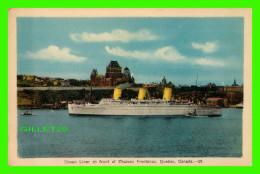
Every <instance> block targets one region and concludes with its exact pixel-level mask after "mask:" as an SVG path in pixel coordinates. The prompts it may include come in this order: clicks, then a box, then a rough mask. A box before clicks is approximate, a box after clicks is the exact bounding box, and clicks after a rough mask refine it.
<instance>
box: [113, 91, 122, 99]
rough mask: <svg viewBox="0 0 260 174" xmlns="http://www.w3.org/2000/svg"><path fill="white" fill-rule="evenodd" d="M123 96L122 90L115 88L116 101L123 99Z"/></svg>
mask: <svg viewBox="0 0 260 174" xmlns="http://www.w3.org/2000/svg"><path fill="white" fill-rule="evenodd" d="M121 94H122V88H115V89H114V96H113V98H114V99H119V98H120V97H121Z"/></svg>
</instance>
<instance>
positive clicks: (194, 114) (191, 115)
mask: <svg viewBox="0 0 260 174" xmlns="http://www.w3.org/2000/svg"><path fill="white" fill-rule="evenodd" d="M185 116H186V117H198V114H197V111H196V109H194V112H189V113H188V114H187V115H185Z"/></svg>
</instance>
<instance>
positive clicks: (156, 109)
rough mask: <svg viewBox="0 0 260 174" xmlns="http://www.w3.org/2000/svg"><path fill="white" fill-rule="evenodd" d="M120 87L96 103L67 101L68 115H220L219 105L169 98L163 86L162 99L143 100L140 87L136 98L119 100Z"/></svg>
mask: <svg viewBox="0 0 260 174" xmlns="http://www.w3.org/2000/svg"><path fill="white" fill-rule="evenodd" d="M121 94H122V89H120V88H115V89H114V96H113V99H106V98H104V99H102V100H101V101H100V102H99V103H98V104H92V103H81V104H77V103H69V104H68V110H69V114H70V115H89V116H98V115H100V116H127V115H128V116H179V115H184V116H189V117H201V116H208V117H211V116H221V110H220V108H219V107H214V106H202V105H195V104H192V103H188V102H186V103H184V102H176V101H172V100H171V96H172V89H171V88H165V89H164V95H163V99H152V100H144V98H145V96H146V94H147V89H146V88H140V89H139V94H138V99H131V100H120V97H121Z"/></svg>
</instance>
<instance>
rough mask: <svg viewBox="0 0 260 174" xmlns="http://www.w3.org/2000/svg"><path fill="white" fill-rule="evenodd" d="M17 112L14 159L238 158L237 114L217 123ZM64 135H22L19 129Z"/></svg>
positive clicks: (230, 113) (225, 111)
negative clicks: (63, 129)
mask: <svg viewBox="0 0 260 174" xmlns="http://www.w3.org/2000/svg"><path fill="white" fill-rule="evenodd" d="M22 112H24V111H23V110H18V154H19V156H20V157H22V158H32V157H241V156H242V109H222V116H221V117H205V118H202V117H201V118H187V117H130V116H119V117H116V116H103V117H102V116H100V117H97V116H95V117H91V116H84V117H75V116H69V115H68V111H67V110H33V114H34V115H37V116H27V117H26V116H22V115H20V113H22ZM28 126H30V127H35V128H37V127H40V128H42V127H43V126H45V127H67V128H68V131H67V132H21V131H19V129H20V128H21V127H28Z"/></svg>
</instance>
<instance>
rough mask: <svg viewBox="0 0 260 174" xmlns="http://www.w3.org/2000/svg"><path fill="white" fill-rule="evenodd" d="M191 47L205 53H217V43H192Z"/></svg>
mask: <svg viewBox="0 0 260 174" xmlns="http://www.w3.org/2000/svg"><path fill="white" fill-rule="evenodd" d="M191 46H192V47H193V48H194V49H197V50H202V51H203V52H205V53H212V52H215V51H217V49H218V43H217V42H206V43H205V44H200V43H195V42H192V43H191Z"/></svg>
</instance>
